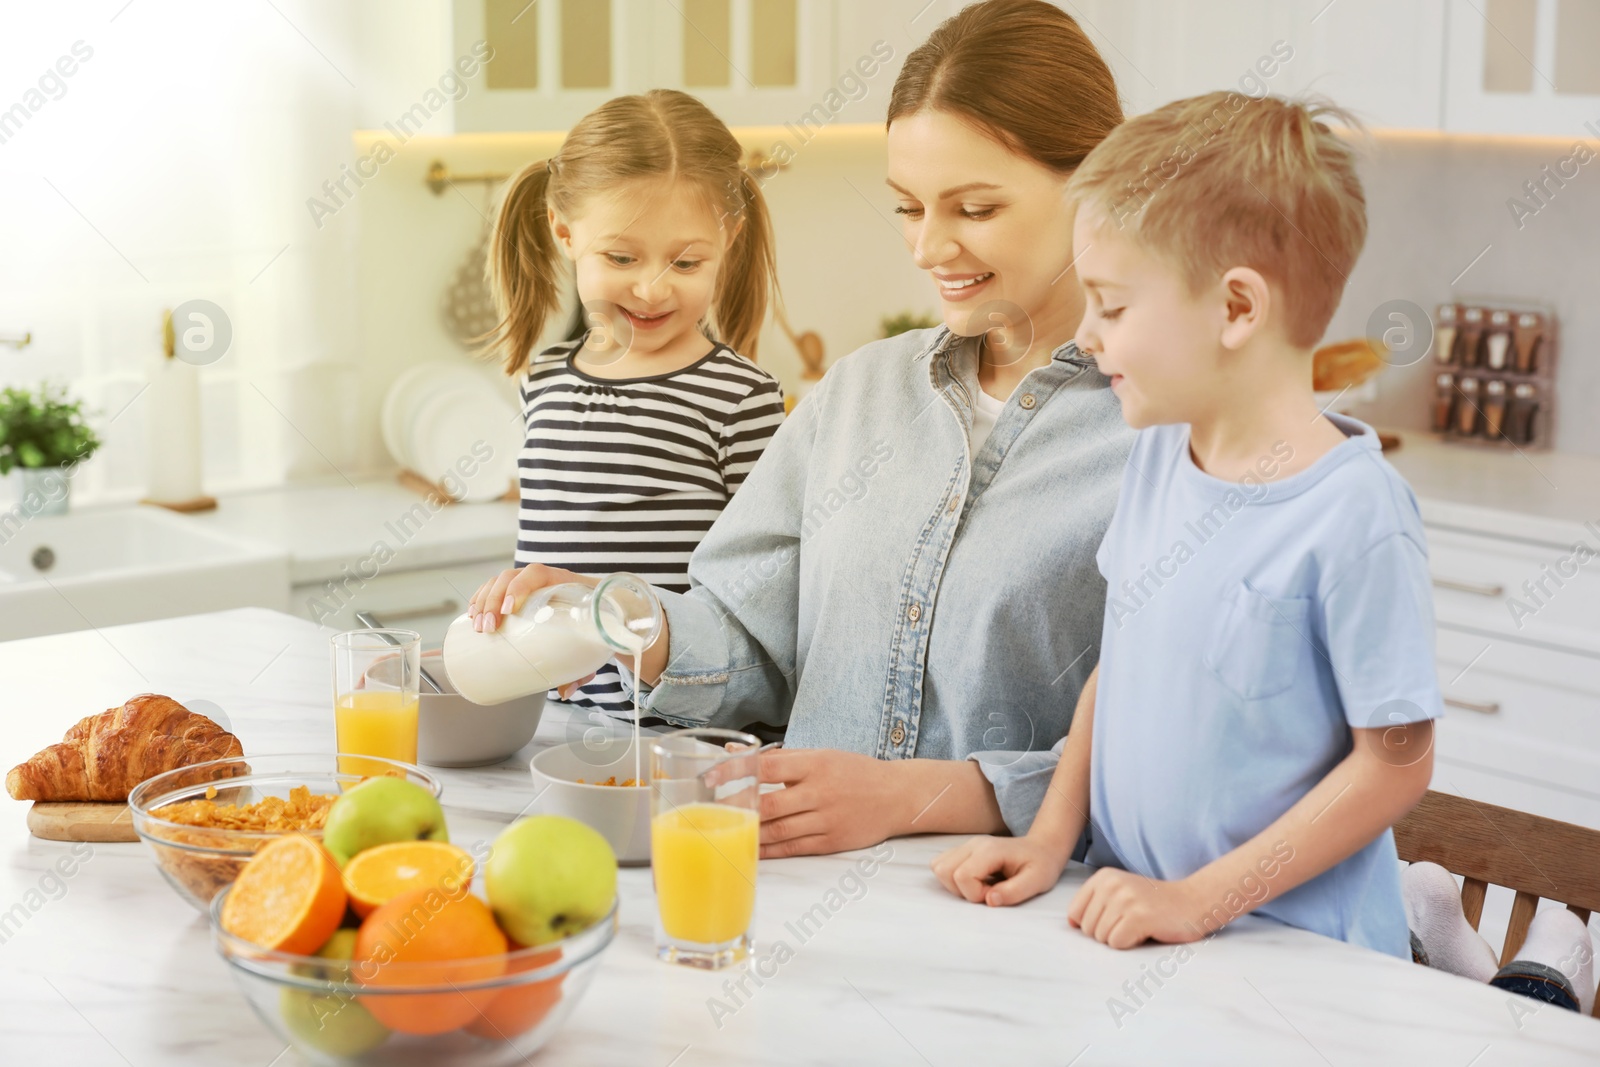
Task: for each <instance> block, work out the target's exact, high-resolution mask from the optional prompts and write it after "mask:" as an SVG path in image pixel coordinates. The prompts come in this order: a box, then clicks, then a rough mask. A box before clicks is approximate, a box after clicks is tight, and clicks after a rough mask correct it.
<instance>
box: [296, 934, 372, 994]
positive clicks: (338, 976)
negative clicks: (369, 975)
mask: <svg viewBox="0 0 1600 1067" xmlns="http://www.w3.org/2000/svg"><path fill="white" fill-rule="evenodd" d="M359 933H360V931H359V930H356V929H353V928H349V927H341V928H340V929H338V930H335V931H334V932H333V936H331V937H329V938H328V940H326V941H324V942H323V943H322V947H321V948H319V949H317V953H316V954H317V955H318V956H319V957H321V958H322V959H325V960H331V961H338V962H332V963H328V964H323V965H318V964H315V963H296V964H292V965H291V966H290V967H289V971H290V973H292V974H299V975H304V976H305V977H307V978H322V979H325V980H327V981H330V982H345V981H348V980H349V978H350V962H349V961H350V960H353V959H355V955H356V935H357V934H359Z"/></svg>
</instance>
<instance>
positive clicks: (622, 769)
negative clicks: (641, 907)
mask: <svg viewBox="0 0 1600 1067" xmlns="http://www.w3.org/2000/svg"><path fill="white" fill-rule="evenodd" d="M642 743H643V745H644V748H645V751H644V752H643V753H642V754H641V755H642V756H643V760H642V762H641V768H642V773H643V774H644V775H645V777H646V784H645V785H642V786H619V785H592V784H589V783H592V782H603V781H605V780H606V779H607V778H610V777H612V776H613V775H615V776H616V779H617V781H619V782H621V781H625V780H627V779H629V778H632V777H633V776H634V763H633V736H632V734H626V735H621V736H617V735H612V736H609V737H604V738H601V739H597V740H594V741H583V740H579V741H573V742H571V743H570V744H565V745H557V746H555V747H554V748H547V749H545V750H544V751H542V752H540V753H539V754H538V755H536V756H534V757H533V759H532V761H531V762H530V764H529V767H530V769H531V770H532V771H533V783H534V788H535V791H536V792H537V793H538V799H537V800H535V801H534V808H535V809H536V810H538V811H540V812H542V813H543V814H546V815H565V816H566V817H567V818H569V819H576V820H578V821H579V822H581V823H584V824H586V825H588V826H592V827H594V828H595V829H596V830H598V831H600V834H601V836H603V837H604V838H605V839H606V840H607V841H609V842H610V843H611V850H612V851H613V852H615V853H616V854H617V862H618V863H620V864H623V865H624V866H632V867H641V866H646V865H648V864H649V862H650V786H649V784H648V778H649V774H650V755H649V748H650V737H649V736H648V735H647V736H646V737H645V738H643V739H642ZM579 778H582V779H584V781H583V782H579V781H578V779H579Z"/></svg>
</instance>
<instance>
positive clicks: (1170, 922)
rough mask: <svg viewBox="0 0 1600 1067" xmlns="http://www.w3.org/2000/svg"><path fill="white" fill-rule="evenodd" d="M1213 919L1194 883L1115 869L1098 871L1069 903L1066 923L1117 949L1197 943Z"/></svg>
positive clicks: (1108, 868) (1104, 868) (1106, 868)
mask: <svg viewBox="0 0 1600 1067" xmlns="http://www.w3.org/2000/svg"><path fill="white" fill-rule="evenodd" d="M1209 916H1210V911H1209V906H1208V904H1207V903H1206V901H1205V900H1204V899H1203V898H1202V897H1201V895H1200V893H1199V892H1198V890H1197V888H1196V886H1195V883H1194V882H1192V881H1191V880H1189V879H1182V880H1180V881H1176V882H1162V881H1158V880H1156V879H1154V878H1146V877H1145V876H1144V875H1142V874H1133V873H1131V872H1129V871H1124V870H1119V869H1117V868H1115V867H1102V868H1100V869H1099V870H1098V871H1095V872H1094V874H1092V875H1090V876H1089V880H1088V881H1087V882H1084V883H1083V886H1082V888H1080V889H1079V890H1078V894H1077V896H1075V897H1073V898H1072V903H1071V904H1069V905H1067V922H1069V923H1071V924H1072V925H1073V926H1076V927H1078V928H1079V929H1081V930H1082V931H1083V932H1084V933H1086V934H1088V935H1089V936H1090V937H1092V938H1094V939H1095V940H1096V941H1099V942H1102V943H1104V944H1107V945H1110V946H1111V947H1112V948H1133V947H1134V946H1136V945H1142V944H1143V943H1144V942H1145V941H1165V942H1167V943H1168V944H1174V945H1178V944H1183V943H1185V942H1189V941H1198V940H1200V939H1201V938H1202V937H1204V936H1205V935H1206V930H1205V928H1204V927H1203V926H1202V925H1201V923H1202V922H1204V921H1205V919H1206V918H1208V917H1209Z"/></svg>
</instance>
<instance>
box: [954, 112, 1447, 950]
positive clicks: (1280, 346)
mask: <svg viewBox="0 0 1600 1067" xmlns="http://www.w3.org/2000/svg"><path fill="white" fill-rule="evenodd" d="M1326 116H1333V117H1336V118H1339V119H1340V120H1341V121H1343V122H1348V120H1346V119H1345V116H1343V114H1342V113H1341V112H1338V111H1336V110H1334V109H1332V108H1328V107H1321V106H1310V105H1305V104H1299V103H1293V102H1289V101H1285V100H1281V99H1276V98H1272V97H1265V98H1260V99H1252V98H1249V97H1245V96H1241V95H1239V94H1237V93H1214V94H1211V95H1207V96H1202V97H1196V98H1194V99H1191V100H1183V101H1179V102H1177V103H1174V104H1169V105H1168V106H1166V107H1163V108H1160V109H1159V110H1157V111H1154V112H1152V113H1150V114H1147V115H1142V116H1140V117H1138V118H1135V119H1132V120H1130V121H1129V122H1126V123H1124V124H1123V125H1122V126H1120V127H1118V128H1117V129H1115V130H1114V131H1112V133H1111V135H1110V136H1109V137H1108V138H1106V140H1105V141H1104V142H1103V143H1102V144H1101V145H1100V146H1099V147H1097V148H1096V149H1095V150H1094V152H1092V153H1091V154H1090V155H1089V157H1088V158H1087V159H1085V160H1084V162H1083V164H1082V166H1081V167H1080V168H1079V169H1078V171H1077V172H1076V174H1075V175H1074V176H1073V178H1072V180H1071V184H1070V186H1069V189H1070V191H1071V194H1072V195H1073V197H1074V198H1075V199H1076V201H1077V203H1078V215H1077V221H1076V225H1075V231H1074V235H1073V254H1074V256H1075V262H1076V264H1077V269H1078V275H1079V278H1080V280H1081V282H1082V284H1083V287H1084V290H1085V293H1086V301H1087V304H1086V308H1085V313H1084V319H1083V322H1082V324H1081V325H1080V327H1079V329H1078V335H1077V341H1078V347H1079V348H1080V349H1082V350H1083V351H1084V352H1085V353H1087V354H1090V355H1092V356H1094V357H1095V359H1096V360H1097V361H1098V362H1099V366H1100V370H1101V371H1102V372H1103V373H1105V374H1107V375H1109V376H1110V377H1111V388H1112V389H1113V390H1115V392H1116V394H1117V396H1118V398H1119V399H1120V400H1121V402H1122V414H1123V417H1124V418H1125V419H1126V420H1127V422H1128V424H1129V425H1130V426H1133V427H1134V428H1136V429H1139V430H1141V431H1142V432H1141V433H1140V434H1139V437H1138V439H1137V441H1136V443H1135V445H1134V448H1133V452H1132V455H1131V456H1130V458H1129V461H1128V466H1127V469H1126V471H1125V472H1124V475H1123V480H1122V491H1121V497H1120V498H1119V501H1118V504H1117V511H1116V515H1115V517H1114V518H1113V520H1112V522H1111V526H1110V528H1109V529H1108V531H1107V532H1106V537H1105V541H1104V543H1103V544H1102V545H1101V547H1100V552H1099V556H1098V560H1099V564H1100V570H1101V573H1102V574H1104V576H1105V578H1106V582H1107V583H1108V593H1107V603H1106V616H1105V623H1104V627H1103V636H1102V641H1101V648H1100V663H1099V666H1098V667H1097V668H1096V670H1095V673H1094V675H1092V676H1091V678H1090V680H1089V684H1088V685H1087V686H1086V687H1085V689H1084V692H1083V696H1082V699H1081V700H1080V702H1079V704H1078V709H1077V713H1076V716H1075V717H1074V719H1073V723H1072V728H1071V731H1070V733H1069V735H1068V737H1067V738H1066V740H1065V743H1064V746H1063V751H1062V758H1061V763H1060V765H1059V766H1058V767H1057V769H1056V771H1055V775H1054V777H1053V779H1052V782H1051V788H1050V790H1049V792H1048V793H1047V795H1046V799H1045V801H1044V803H1043V805H1042V806H1041V807H1040V809H1039V813H1038V815H1037V817H1036V818H1035V820H1034V822H1033V824H1032V826H1031V827H1030V829H1029V831H1028V833H1027V835H1026V836H1025V837H1020V838H975V839H973V840H971V841H968V842H966V843H965V844H963V845H961V846H959V847H957V848H955V849H952V850H950V851H949V852H947V853H945V854H944V855H942V856H940V857H939V858H938V859H937V860H935V861H934V865H933V866H934V871H935V873H936V874H937V875H938V876H939V878H940V880H941V881H942V882H943V883H944V885H945V886H946V887H947V888H948V889H950V890H951V891H952V892H955V893H957V894H959V895H961V896H964V897H965V898H966V899H968V900H971V901H974V902H976V901H983V902H985V903H988V904H990V905H1000V904H1015V903H1018V902H1019V901H1023V900H1026V899H1028V898H1029V897H1032V896H1035V895H1036V894H1038V893H1041V892H1044V891H1046V890H1048V889H1050V888H1051V887H1053V886H1054V885H1055V884H1056V881H1057V879H1058V878H1059V876H1060V873H1061V870H1062V868H1063V867H1064V866H1065V864H1066V862H1067V860H1068V858H1069V857H1070V856H1071V855H1072V853H1073V850H1074V846H1075V845H1076V844H1077V843H1078V841H1079V837H1080V834H1082V833H1083V831H1084V829H1085V822H1086V821H1087V820H1092V826H1091V827H1089V842H1090V846H1089V852H1088V855H1087V857H1086V858H1087V862H1089V863H1091V864H1093V865H1095V866H1097V867H1099V868H1100V869H1099V870H1098V871H1096V872H1095V873H1094V874H1093V875H1092V876H1091V877H1090V878H1089V880H1088V881H1087V882H1086V883H1085V884H1084V885H1083V887H1082V888H1081V889H1080V890H1079V891H1078V893H1077V895H1076V896H1075V897H1074V898H1073V900H1072V903H1071V905H1070V907H1069V909H1068V914H1067V918H1068V920H1069V921H1070V922H1071V923H1073V924H1074V925H1076V926H1078V927H1080V928H1081V929H1082V930H1083V932H1084V933H1086V934H1089V935H1090V936H1092V937H1094V938H1096V939H1097V940H1099V941H1102V942H1105V943H1106V944H1109V945H1111V946H1113V947H1115V948H1128V947H1131V946H1134V945H1138V944H1140V943H1141V942H1143V941H1145V940H1146V939H1154V940H1157V941H1167V942H1188V941H1194V940H1197V939H1199V938H1201V937H1204V936H1206V935H1207V934H1208V933H1213V932H1215V931H1216V930H1217V929H1219V928H1220V927H1221V926H1223V925H1225V924H1226V923H1228V922H1229V921H1231V920H1232V919H1234V918H1236V917H1238V916H1239V915H1242V914H1244V913H1245V912H1249V911H1254V912H1256V913H1258V914H1261V915H1266V916H1270V917H1272V918H1274V919H1277V920H1280V921H1282V922H1285V923H1288V924H1290V925H1293V926H1299V927H1303V928H1305V929H1307V930H1313V931H1316V932H1318V933H1322V934H1326V935H1328V936H1330V937H1335V938H1339V939H1342V940H1345V941H1350V942H1353V943H1356V944H1361V945H1366V946H1368V947H1371V948H1374V949H1377V950H1378V951H1381V952H1386V953H1389V954H1391V955H1395V956H1400V957H1402V958H1406V957H1409V955H1410V948H1409V938H1408V934H1407V929H1406V915H1405V911H1404V908H1403V906H1402V903H1401V890H1400V869H1399V861H1398V859H1397V858H1396V856H1395V847H1394V838H1393V835H1392V834H1391V832H1390V827H1391V826H1392V825H1393V824H1394V823H1395V821H1396V820H1398V819H1399V818H1400V817H1401V816H1402V815H1404V814H1405V813H1406V812H1407V811H1408V810H1409V809H1410V808H1411V807H1412V806H1413V805H1414V804H1415V803H1416V802H1417V801H1418V800H1419V799H1420V798H1421V796H1422V794H1423V792H1424V791H1425V790H1426V789H1427V787H1428V781H1429V778H1430V775H1431V772H1432V766H1433V760H1432V745H1431V742H1432V723H1431V721H1430V720H1431V719H1433V718H1434V717H1436V716H1438V715H1439V714H1441V710H1442V709H1441V700H1440V695H1439V690H1438V684H1437V679H1436V677H1435V675H1434V665H1433V609H1432V593H1431V588H1430V583H1429V578H1428V569H1427V558H1426V548H1425V541H1424V537H1423V530H1422V524H1421V519H1420V517H1419V515H1418V511H1417V505H1416V500H1415V498H1414V497H1413V495H1412V493H1411V490H1410V488H1409V487H1408V486H1407V485H1406V484H1405V482H1404V481H1402V480H1401V478H1400V477H1399V475H1398V474H1396V473H1395V471H1394V470H1393V468H1391V467H1390V466H1389V464H1388V463H1386V462H1385V461H1384V459H1383V457H1382V455H1381V453H1380V451H1379V446H1378V439H1377V435H1376V434H1375V433H1374V432H1373V430H1372V429H1371V428H1370V427H1368V426H1366V425H1363V424H1362V423H1360V422H1358V421H1356V420H1355V419H1350V418H1346V417H1343V416H1339V415H1332V414H1327V413H1324V412H1321V411H1319V410H1318V405H1317V402H1316V400H1315V399H1314V397H1313V396H1312V390H1311V353H1312V348H1313V347H1314V346H1315V345H1316V343H1317V341H1318V339H1319V338H1321V336H1322V334H1323V331H1324V329H1325V328H1326V327H1327V324H1328V320H1329V319H1330V318H1331V317H1332V315H1333V312H1334V308H1335V307H1336V306H1337V305H1338V303H1339V298H1340V294H1341V293H1342V291H1343V288H1344V283H1345V279H1346V277H1347V275H1348V274H1349V272H1350V269H1351V268H1352V267H1353V266H1354V265H1355V261H1356V257H1357V256H1358V255H1359V253H1360V251H1361V245H1362V242H1363V240H1364V239H1365V235H1366V211H1365V201H1364V198H1363V196H1362V192H1361V184H1360V182H1359V180H1358V179H1357V176H1356V171H1355V165H1354V161H1353V159H1352V155H1351V152H1350V151H1349V149H1348V148H1347V147H1346V146H1345V144H1344V143H1343V142H1342V141H1341V140H1340V139H1339V137H1338V136H1336V135H1335V134H1334V132H1333V131H1332V130H1331V129H1330V128H1329V127H1328V126H1327V125H1326V124H1324V123H1323V122H1322V121H1319V120H1320V119H1321V118H1323V117H1326Z"/></svg>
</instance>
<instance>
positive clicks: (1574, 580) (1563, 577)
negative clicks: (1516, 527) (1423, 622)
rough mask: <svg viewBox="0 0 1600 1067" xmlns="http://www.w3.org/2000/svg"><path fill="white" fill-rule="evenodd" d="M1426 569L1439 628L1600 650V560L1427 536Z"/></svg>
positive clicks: (1445, 533) (1543, 548) (1510, 543)
mask: <svg viewBox="0 0 1600 1067" xmlns="http://www.w3.org/2000/svg"><path fill="white" fill-rule="evenodd" d="M1590 551H1591V552H1592V551H1593V549H1591V550H1590ZM1582 559H1588V562H1587V563H1581V562H1580V560H1582ZM1428 565H1429V570H1430V571H1431V573H1432V575H1433V586H1434V598H1435V602H1436V604H1437V608H1438V614H1439V617H1440V620H1441V621H1442V622H1448V623H1450V624H1453V625H1457V626H1467V627H1472V628H1474V629H1481V630H1485V631H1488V632H1493V633H1498V634H1503V635H1504V636H1506V637H1512V638H1518V639H1520V640H1523V641H1528V642H1540V643H1543V644H1547V645H1557V646H1563V647H1566V646H1577V647H1580V648H1581V647H1587V646H1588V644H1589V642H1590V641H1594V642H1596V643H1597V645H1596V647H1600V559H1595V558H1592V557H1591V556H1586V555H1585V554H1584V553H1580V552H1577V551H1575V549H1574V546H1573V545H1570V544H1569V545H1561V546H1557V545H1547V544H1541V543H1535V542H1531V541H1516V540H1512V539H1510V538H1503V537H1487V536H1483V535H1481V534H1474V533H1466V532H1462V531H1457V530H1440V529H1430V530H1429V531H1428Z"/></svg>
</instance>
